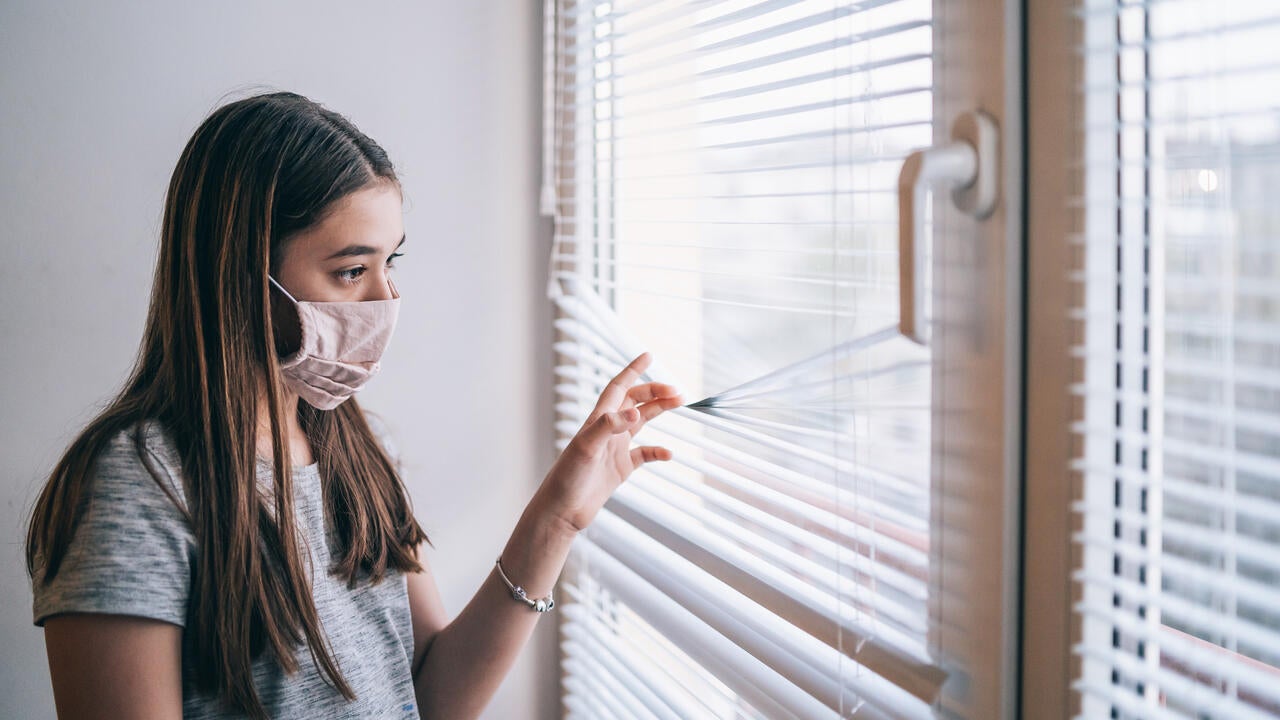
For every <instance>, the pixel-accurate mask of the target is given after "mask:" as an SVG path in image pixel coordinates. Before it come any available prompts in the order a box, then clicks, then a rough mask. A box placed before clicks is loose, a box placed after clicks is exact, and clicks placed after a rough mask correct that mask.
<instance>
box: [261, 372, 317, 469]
mask: <svg viewBox="0 0 1280 720" xmlns="http://www.w3.org/2000/svg"><path fill="white" fill-rule="evenodd" d="M280 390H281V395H280V403H281V406H282V408H283V410H284V442H285V447H286V448H287V449H288V450H289V455H290V462H291V463H292V464H293V465H294V466H295V467H297V466H299V465H310V464H311V463H312V462H313V460H312V459H311V446H310V444H309V443H308V442H307V436H306V435H305V434H304V433H303V432H302V425H301V424H300V423H299V422H298V395H297V393H295V392H293V391H291V390H289V389H288V388H287V387H284V386H283V384H282V385H281V388H280ZM257 446H258V457H261V458H263V459H266V460H270V459H271V457H272V455H273V453H272V451H271V411H270V407H269V405H268V403H267V395H266V392H265V391H262V392H260V393H259V394H258V428H257Z"/></svg>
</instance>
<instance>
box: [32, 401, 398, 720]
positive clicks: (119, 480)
mask: <svg viewBox="0 0 1280 720" xmlns="http://www.w3.org/2000/svg"><path fill="white" fill-rule="evenodd" d="M369 422H370V424H371V425H372V426H373V429H374V432H375V434H377V435H378V437H379V439H380V440H381V441H382V442H383V445H384V447H386V448H387V450H388V453H389V454H391V456H392V458H393V460H396V461H397V463H398V461H399V458H398V454H397V452H396V449H395V446H394V444H393V443H392V441H391V439H390V437H389V435H388V434H387V432H386V427H385V425H383V424H382V423H381V422H379V421H378V420H377V419H376V417H373V416H372V414H370V420H369ZM144 429H145V433H146V442H145V445H146V447H145V448H144V451H145V452H146V453H147V457H148V458H149V459H150V461H151V463H152V464H153V466H155V467H156V468H157V469H158V470H159V471H160V473H161V475H162V477H163V479H164V481H165V482H166V484H167V485H168V488H169V489H170V490H171V491H172V493H173V495H174V496H175V499H176V500H177V501H178V502H180V503H183V502H185V500H183V498H184V495H183V492H182V488H181V487H180V486H179V485H178V484H177V483H176V482H175V478H178V477H180V473H179V472H178V470H177V468H179V467H180V462H179V459H178V455H177V453H176V451H175V450H174V448H173V446H172V444H171V442H170V441H169V438H168V436H167V434H165V433H164V432H163V431H162V430H161V427H160V425H159V424H158V423H155V422H147V423H145V424H144ZM270 473H271V470H270V466H269V465H268V464H267V463H266V462H265V461H261V460H260V461H259V464H258V481H259V482H260V483H268V485H267V486H268V487H269V483H270V480H271V477H270ZM294 488H295V498H296V499H295V503H296V508H297V515H298V526H299V529H300V531H301V532H303V533H304V535H305V538H306V541H307V542H306V544H307V546H308V548H309V549H310V555H311V563H312V567H313V568H315V569H316V570H317V572H313V573H312V592H313V594H314V597H315V602H316V610H317V611H318V612H319V615H320V620H321V622H322V623H323V627H324V631H325V633H326V634H327V636H328V638H329V642H330V644H331V646H332V647H333V650H334V653H335V657H336V659H337V661H338V664H339V666H340V668H341V669H342V672H343V674H344V676H345V677H346V679H347V683H348V684H349V685H350V686H351V688H352V689H353V690H354V691H355V693H356V699H355V700H353V701H350V702H348V701H347V700H346V699H345V698H343V697H342V695H341V694H339V693H338V691H337V690H335V689H333V688H332V687H331V686H329V685H328V684H326V682H325V680H324V676H323V675H322V674H321V673H320V672H319V671H318V670H317V668H316V666H315V664H314V663H313V661H312V660H311V655H310V653H309V652H307V650H306V649H305V645H302V646H299V647H300V651H299V653H298V655H297V657H298V662H299V664H300V665H301V671H300V672H299V673H297V674H295V675H291V676H290V675H286V674H285V673H284V671H283V670H282V668H281V667H280V665H279V664H278V663H276V662H275V661H274V660H272V659H270V657H269V655H267V654H264V655H263V656H262V657H259V658H258V659H257V660H256V661H255V662H254V667H253V671H254V681H255V683H256V684H257V688H258V692H259V694H260V696H261V698H262V701H263V703H264V704H265V705H266V707H267V710H268V712H269V713H270V715H271V717H273V718H416V717H417V716H418V711H417V704H416V702H415V700H414V694H413V683H412V680H411V679H410V668H411V667H412V658H413V629H412V624H411V622H410V616H409V599H408V594H407V590H406V584H405V577H404V575H403V574H402V573H399V572H396V571H394V570H392V571H389V573H388V575H387V577H386V578H385V579H384V580H383V581H382V582H380V583H379V584H377V585H370V584H369V583H368V582H361V583H358V584H357V586H356V588H355V589H354V590H348V589H347V586H346V583H344V582H343V581H341V580H339V579H338V578H335V577H333V576H332V575H330V574H328V572H320V571H319V570H320V569H324V568H328V567H329V566H330V564H331V560H330V550H331V548H333V547H336V540H337V538H336V536H335V535H334V534H333V533H332V531H327V530H326V528H327V524H326V521H325V517H324V511H323V509H324V503H323V498H322V494H321V491H320V473H319V469H318V466H317V465H314V464H313V465H307V466H304V467H299V468H294ZM194 551H195V549H194V545H193V537H192V534H191V531H190V527H189V525H188V523H187V521H186V520H185V519H184V517H183V515H182V512H181V511H180V510H179V508H178V506H177V505H175V504H174V502H173V501H171V500H170V498H169V496H168V495H167V494H166V493H165V491H164V490H163V489H161V487H160V485H158V484H157V483H156V482H155V481H154V480H153V479H152V477H151V475H150V474H149V473H148V472H147V470H146V467H145V466H144V465H143V463H142V461H141V460H140V458H139V456H138V452H137V448H136V445H135V443H134V442H133V438H132V432H125V433H121V434H120V435H119V436H118V437H116V438H115V439H114V440H113V441H112V442H111V443H110V445H109V446H108V448H107V449H106V451H105V452H104V453H103V454H102V455H100V456H99V461H98V464H97V466H96V478H95V481H94V482H93V492H92V498H91V502H90V504H89V505H88V507H87V511H86V514H85V515H84V516H83V520H82V521H81V523H80V525H79V527H78V529H77V531H76V534H75V537H74V539H73V541H72V544H71V548H70V551H69V552H68V554H67V556H66V559H65V560H64V561H63V563H62V566H61V568H60V569H59V571H58V574H57V575H56V576H55V577H54V579H53V580H52V582H50V583H49V584H48V585H47V586H42V584H41V583H39V582H36V583H34V615H35V624H36V625H43V624H44V621H45V619H46V618H48V617H49V616H51V615H56V614H58V613H65V612H98V613H119V614H126V615H138V616H142V617H148V618H156V619H159V620H164V621H166V622H170V623H174V624H176V625H181V626H184V627H185V626H186V624H187V619H188V618H187V598H188V593H189V588H190V586H191V578H192V567H193V563H194V562H195V554H194ZM37 577H39V574H37ZM182 654H183V658H182V670H183V702H182V705H183V716H184V717H187V718H214V717H219V718H220V717H235V715H232V714H229V713H228V712H227V709H226V707H225V706H223V705H221V704H220V703H219V702H218V701H217V700H216V698H214V697H212V696H211V695H209V694H207V693H202V692H200V691H198V690H197V689H196V687H195V684H194V677H193V675H192V664H191V659H192V657H191V646H190V642H189V636H184V640H183V653H182Z"/></svg>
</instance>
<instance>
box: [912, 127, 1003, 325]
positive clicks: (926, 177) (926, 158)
mask: <svg viewBox="0 0 1280 720" xmlns="http://www.w3.org/2000/svg"><path fill="white" fill-rule="evenodd" d="M951 138H952V141H951V142H949V143H947V144H946V145H940V146H937V147H930V148H924V149H921V150H916V151H915V152H913V153H911V154H910V155H908V156H907V159H906V160H905V161H904V162H903V163H902V171H901V172H900V173H899V174H898V307H899V311H898V312H899V317H898V330H899V331H900V332H901V333H902V334H903V335H904V336H906V337H907V338H910V339H911V340H914V341H916V342H918V343H920V344H921V345H925V344H927V343H928V332H927V328H926V326H925V322H924V307H925V303H924V300H925V298H924V283H923V281H922V280H921V278H922V277H923V273H922V272H921V270H922V269H923V267H924V252H923V251H922V249H921V248H920V247H919V246H918V243H917V232H918V230H919V228H920V226H922V225H924V217H923V214H924V193H925V192H926V191H927V190H928V188H929V185H930V184H932V183H934V182H937V181H946V182H949V183H952V184H953V185H954V187H953V188H952V191H951V197H952V200H953V201H954V202H955V204H956V207H957V208H959V209H960V210H962V211H964V212H966V213H968V214H970V215H972V216H974V217H976V218H979V219H981V218H985V217H987V216H988V215H990V214H991V211H992V210H994V209H995V206H996V188H997V185H996V174H997V172H998V168H999V164H998V163H997V161H996V152H997V144H996V143H997V140H998V133H997V131H996V123H995V120H993V119H992V118H991V116H990V115H988V114H986V113H985V112H983V111H981V110H973V111H970V112H966V113H963V114H961V115H960V116H959V117H957V118H956V121H955V123H954V124H953V125H952V126H951Z"/></svg>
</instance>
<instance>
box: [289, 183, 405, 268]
mask: <svg viewBox="0 0 1280 720" xmlns="http://www.w3.org/2000/svg"><path fill="white" fill-rule="evenodd" d="M403 236H404V217H403V213H402V201H401V197H400V190H399V188H398V187H396V185H395V184H393V183H379V184H377V185H374V186H372V187H367V188H363V189H361V190H357V191H356V192H353V193H351V194H350V195H347V196H346V197H344V198H342V199H340V200H338V201H337V202H336V203H335V204H334V207H333V209H332V210H331V211H330V212H329V214H328V215H326V216H325V218H324V219H323V220H321V221H320V222H319V223H317V224H316V225H315V226H314V227H311V228H308V229H307V230H306V231H305V232H302V233H299V234H298V235H297V236H296V237H295V239H294V242H293V243H292V245H293V247H292V248H291V250H290V252H291V253H306V254H307V255H328V254H329V253H332V252H335V251H337V250H341V249H342V248H343V247H346V246H347V245H351V244H354V243H358V244H361V245H369V246H372V247H375V248H381V249H383V250H385V251H386V252H387V253H390V252H391V251H392V250H394V249H395V247H396V245H397V244H399V242H400V238H401V237H403Z"/></svg>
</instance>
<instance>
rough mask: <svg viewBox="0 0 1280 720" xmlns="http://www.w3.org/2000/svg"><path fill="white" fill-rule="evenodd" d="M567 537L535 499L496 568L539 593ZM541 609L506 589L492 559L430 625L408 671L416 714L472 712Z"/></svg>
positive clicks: (560, 560) (561, 559)
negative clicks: (460, 601)
mask: <svg viewBox="0 0 1280 720" xmlns="http://www.w3.org/2000/svg"><path fill="white" fill-rule="evenodd" d="M574 537H576V533H575V532H573V530H572V529H571V528H570V526H568V525H567V524H564V523H563V522H560V521H558V520H557V518H556V517H555V516H554V515H553V514H551V513H548V512H546V511H545V510H543V509H542V506H541V505H539V504H538V503H537V501H536V499H535V501H534V502H531V503H530V504H529V506H528V507H526V508H525V511H524V513H523V514H522V515H521V516H520V519H519V521H517V523H516V527H515V530H513V531H512V533H511V537H510V539H509V540H508V541H507V544H506V547H505V548H503V550H502V568H503V570H505V571H506V573H507V577H509V578H511V581H512V582H513V583H515V584H516V585H520V586H521V587H523V588H524V589H525V592H526V593H527V594H528V596H529V597H530V598H541V597H545V596H546V595H547V593H548V592H549V591H550V590H551V589H552V588H553V587H554V586H555V583H556V581H557V580H558V579H559V577H560V572H561V570H562V569H563V568H564V563H565V560H566V559H567V558H568V556H569V549H570V546H571V545H572V543H573V539H574ZM557 602H558V600H557ZM552 612H554V610H553V611H552ZM543 614H544V613H539V612H536V611H534V609H533V608H531V607H529V606H528V605H526V604H524V603H522V602H519V601H517V600H516V599H514V598H513V597H511V591H510V590H508V589H507V586H506V584H505V583H504V582H503V581H502V578H501V577H500V576H499V575H498V569H497V567H492V568H491V569H490V571H489V574H488V576H487V577H486V578H485V580H484V583H483V584H481V586H480V589H479V590H478V591H477V592H476V594H475V597H473V598H472V599H471V601H470V602H469V603H467V606H466V607H465V608H463V610H462V612H461V613H459V614H458V616H457V617H456V618H454V619H453V621H452V622H450V623H449V624H448V625H447V626H445V627H444V628H443V629H441V630H440V632H439V633H437V635H436V637H435V638H434V639H433V641H432V643H431V646H430V649H429V650H428V651H427V654H426V657H425V658H424V659H423V661H422V664H421V667H420V668H419V670H418V672H417V674H416V675H415V677H414V689H415V691H416V694H417V698H418V708H419V713H420V714H421V716H422V717H423V718H449V719H451V720H452V719H453V718H474V717H478V716H479V715H480V712H481V710H483V709H484V707H485V706H486V705H487V704H488V703H489V700H490V699H492V697H493V694H494V693H495V692H497V690H498V686H499V685H500V684H501V683H502V679H503V678H504V677H506V675H507V673H508V672H509V671H510V670H511V666H512V665H514V664H515V660H516V657H517V656H518V655H519V654H520V650H521V649H522V648H524V646H525V645H526V644H527V643H528V641H529V637H530V636H531V635H532V634H533V628H534V627H535V625H536V624H537V621H538V618H540V617H541V616H542V615H543Z"/></svg>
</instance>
